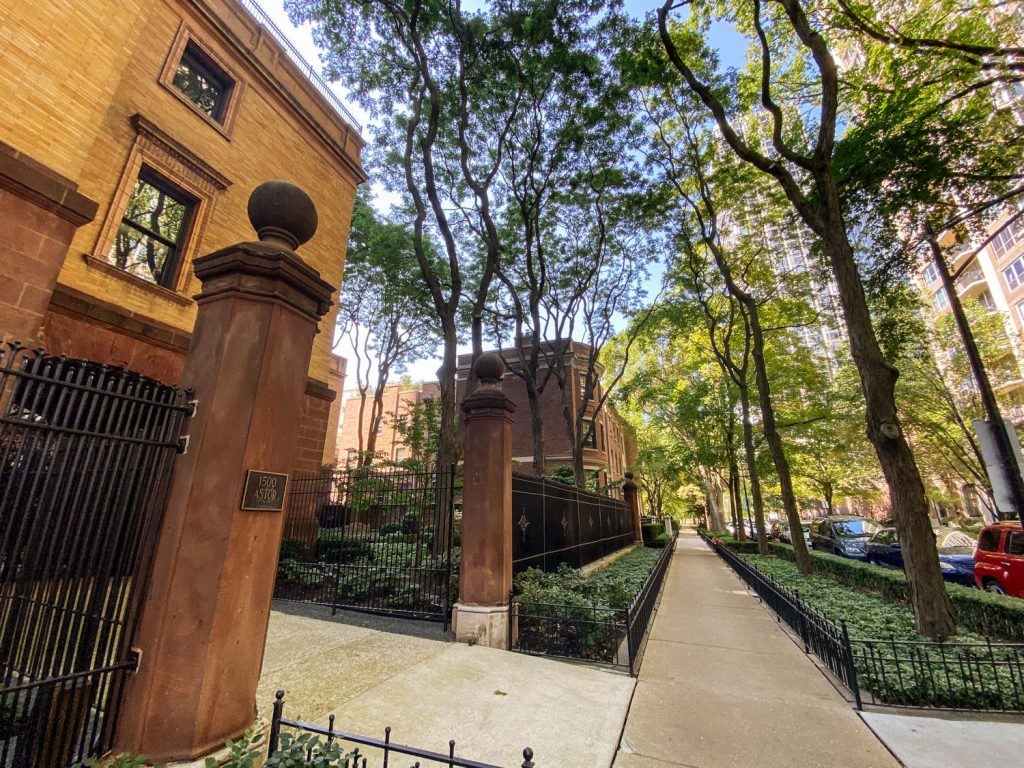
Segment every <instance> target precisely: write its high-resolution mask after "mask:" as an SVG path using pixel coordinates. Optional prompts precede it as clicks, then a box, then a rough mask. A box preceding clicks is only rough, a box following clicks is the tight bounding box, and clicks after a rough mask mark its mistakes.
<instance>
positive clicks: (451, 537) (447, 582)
mask: <svg viewBox="0 0 1024 768" xmlns="http://www.w3.org/2000/svg"><path fill="white" fill-rule="evenodd" d="M455 472H456V468H455V465H454V464H452V465H451V467H450V469H449V471H448V503H447V504H446V505H445V514H446V515H448V526H447V527H448V547H447V551H446V554H445V579H444V628H443V629H442V631H443V632H447V631H448V627H449V626H450V625H451V616H452V546H453V545H454V544H455Z"/></svg>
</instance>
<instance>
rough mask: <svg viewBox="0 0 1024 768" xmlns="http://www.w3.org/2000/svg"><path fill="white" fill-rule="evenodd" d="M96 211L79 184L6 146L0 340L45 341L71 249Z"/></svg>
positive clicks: (0, 215)
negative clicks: (47, 322) (49, 315)
mask: <svg viewBox="0 0 1024 768" xmlns="http://www.w3.org/2000/svg"><path fill="white" fill-rule="evenodd" d="M96 208H97V205H96V203H95V202H94V201H92V200H90V199H89V198H87V197H85V196H84V195H82V194H80V193H79V192H78V186H77V185H76V184H75V183H74V182H72V181H70V180H69V179H66V178H64V177H63V176H61V175H59V174H57V173H55V172H54V171H51V170H50V169H49V168H47V167H46V166H44V165H42V164H41V163H38V162H36V161H35V160H32V159H31V158H28V157H26V156H25V155H23V154H21V153H20V152H18V151H17V150H15V149H14V148H13V147H9V146H8V145H6V144H3V143H2V142H0V233H2V236H0V339H6V340H8V341H14V340H17V341H20V342H21V343H22V344H23V345H25V346H26V347H29V348H32V347H34V346H37V345H38V344H40V343H42V337H43V335H42V327H43V318H44V317H45V315H46V310H47V308H48V307H49V306H50V297H51V296H52V295H53V289H54V286H56V284H57V275H58V274H59V273H60V270H61V267H63V266H64V259H65V257H66V256H67V255H68V247H69V246H70V245H71V240H72V238H73V237H74V236H75V232H76V231H77V230H78V228H79V227H80V226H82V225H83V224H86V223H87V222H89V221H92V219H93V217H94V216H95V215H96Z"/></svg>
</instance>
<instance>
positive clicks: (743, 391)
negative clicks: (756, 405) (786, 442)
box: [740, 386, 768, 555]
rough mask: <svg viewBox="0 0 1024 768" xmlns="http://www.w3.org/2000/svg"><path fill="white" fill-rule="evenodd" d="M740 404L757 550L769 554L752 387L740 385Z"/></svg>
mask: <svg viewBox="0 0 1024 768" xmlns="http://www.w3.org/2000/svg"><path fill="white" fill-rule="evenodd" d="M740 405H741V406H742V409H743V453H744V454H746V458H747V474H748V475H749V476H750V495H751V496H752V497H753V500H754V524H755V525H756V527H757V551H758V552H759V553H760V554H762V555H767V554H768V536H767V534H766V532H765V522H764V500H763V499H762V498H761V478H760V477H758V474H757V453H756V452H755V451H754V427H753V425H752V424H751V423H750V389H749V387H745V386H741V387H740Z"/></svg>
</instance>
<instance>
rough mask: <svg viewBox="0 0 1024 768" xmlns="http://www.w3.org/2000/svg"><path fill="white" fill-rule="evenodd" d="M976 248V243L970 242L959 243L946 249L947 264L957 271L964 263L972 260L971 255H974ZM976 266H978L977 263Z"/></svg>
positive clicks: (950, 269)
mask: <svg viewBox="0 0 1024 768" xmlns="http://www.w3.org/2000/svg"><path fill="white" fill-rule="evenodd" d="M974 250H975V248H974V245H972V244H971V243H969V242H968V243H957V244H956V245H954V246H952V247H951V248H950V249H949V250H948V251H946V254H945V256H946V264H947V265H948V267H949V271H950V272H953V273H955V272H956V271H957V270H958V269H960V268H961V267H962V266H963V265H964V264H966V263H967V262H968V261H970V258H971V256H973V255H974ZM974 266H975V267H977V264H975V265H974ZM979 271H980V270H979Z"/></svg>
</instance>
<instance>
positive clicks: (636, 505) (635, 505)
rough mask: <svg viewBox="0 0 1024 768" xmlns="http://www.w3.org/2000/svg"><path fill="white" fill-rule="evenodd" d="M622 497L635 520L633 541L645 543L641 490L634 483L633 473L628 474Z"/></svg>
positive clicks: (623, 485)
mask: <svg viewBox="0 0 1024 768" xmlns="http://www.w3.org/2000/svg"><path fill="white" fill-rule="evenodd" d="M622 497H623V498H624V499H625V500H626V508H627V509H628V510H629V514H630V516H631V517H632V519H633V541H643V540H644V531H643V528H642V527H641V525H640V489H639V488H637V485H636V483H634V482H633V473H632V472H627V473H626V482H624V483H623V484H622Z"/></svg>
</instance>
